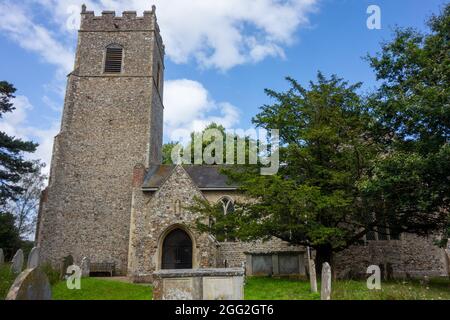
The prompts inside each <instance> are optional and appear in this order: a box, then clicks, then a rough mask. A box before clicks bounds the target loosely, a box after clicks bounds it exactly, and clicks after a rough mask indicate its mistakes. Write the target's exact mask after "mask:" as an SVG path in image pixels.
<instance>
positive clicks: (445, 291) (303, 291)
mask: <svg viewBox="0 0 450 320" xmlns="http://www.w3.org/2000/svg"><path fill="white" fill-rule="evenodd" d="M318 286H319V293H316V294H312V293H310V286H309V282H308V281H298V280H289V279H274V278H248V279H247V285H246V287H245V299H246V300H320V283H319V284H318ZM331 286H332V290H331V292H332V294H331V299H332V300H450V280H449V279H448V278H436V279H431V280H430V281H429V283H428V284H427V285H426V284H421V282H420V281H418V280H408V281H392V282H384V283H382V285H381V288H382V289H381V290H368V289H367V286H366V281H363V280H361V281H356V280H338V281H332V285H331Z"/></svg>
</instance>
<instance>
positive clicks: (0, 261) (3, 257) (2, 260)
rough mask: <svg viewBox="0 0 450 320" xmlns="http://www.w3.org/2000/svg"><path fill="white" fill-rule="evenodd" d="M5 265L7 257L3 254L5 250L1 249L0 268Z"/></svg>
mask: <svg viewBox="0 0 450 320" xmlns="http://www.w3.org/2000/svg"><path fill="white" fill-rule="evenodd" d="M4 263H5V255H4V254H3V249H2V248H0V267H1V266H2V265H3V264H4Z"/></svg>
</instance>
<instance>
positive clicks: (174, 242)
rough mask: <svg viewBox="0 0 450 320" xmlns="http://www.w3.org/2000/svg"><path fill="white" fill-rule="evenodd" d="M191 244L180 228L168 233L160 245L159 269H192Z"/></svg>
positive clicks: (190, 240)
mask: <svg viewBox="0 0 450 320" xmlns="http://www.w3.org/2000/svg"><path fill="white" fill-rule="evenodd" d="M192 266H193V242H192V239H191V237H190V235H189V234H188V233H187V232H186V231H184V230H183V229H180V228H175V229H173V230H172V231H170V232H169V233H168V234H167V235H166V236H165V238H164V241H163V244H162V256H161V269H192Z"/></svg>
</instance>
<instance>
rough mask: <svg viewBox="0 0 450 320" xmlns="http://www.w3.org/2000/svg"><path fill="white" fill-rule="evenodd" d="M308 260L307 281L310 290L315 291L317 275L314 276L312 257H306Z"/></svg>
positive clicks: (314, 266) (314, 265)
mask: <svg viewBox="0 0 450 320" xmlns="http://www.w3.org/2000/svg"><path fill="white" fill-rule="evenodd" d="M308 261H309V283H310V286H311V292H313V293H316V292H317V276H316V264H315V263H314V260H313V259H308Z"/></svg>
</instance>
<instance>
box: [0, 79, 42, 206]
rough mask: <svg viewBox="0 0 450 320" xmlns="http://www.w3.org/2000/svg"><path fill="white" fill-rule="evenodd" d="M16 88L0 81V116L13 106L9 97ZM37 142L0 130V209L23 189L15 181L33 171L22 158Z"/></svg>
mask: <svg viewBox="0 0 450 320" xmlns="http://www.w3.org/2000/svg"><path fill="white" fill-rule="evenodd" d="M15 91H16V89H15V88H14V87H13V86H12V85H11V84H9V83H7V82H4V81H2V82H0V118H1V117H2V116H3V114H4V113H6V112H12V111H13V110H14V107H13V105H12V102H11V99H12V98H14V92H15ZM36 148H37V144H35V143H33V142H29V141H23V140H21V139H17V138H15V137H11V136H8V135H7V134H6V133H4V132H0V182H1V183H0V211H4V210H3V209H1V207H3V206H4V205H5V204H7V202H8V201H9V200H13V201H14V200H15V199H16V197H17V195H19V194H21V193H22V192H23V191H24V190H23V188H22V187H20V186H18V185H17V183H18V182H19V181H20V178H21V176H22V175H23V174H26V173H30V172H33V170H34V168H33V164H32V162H30V161H26V160H24V158H23V153H24V152H34V151H36Z"/></svg>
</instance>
